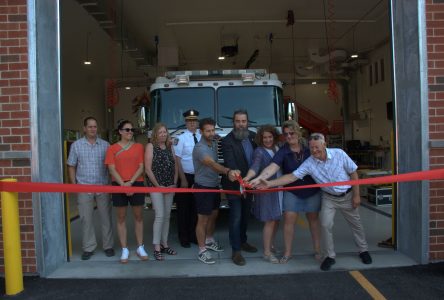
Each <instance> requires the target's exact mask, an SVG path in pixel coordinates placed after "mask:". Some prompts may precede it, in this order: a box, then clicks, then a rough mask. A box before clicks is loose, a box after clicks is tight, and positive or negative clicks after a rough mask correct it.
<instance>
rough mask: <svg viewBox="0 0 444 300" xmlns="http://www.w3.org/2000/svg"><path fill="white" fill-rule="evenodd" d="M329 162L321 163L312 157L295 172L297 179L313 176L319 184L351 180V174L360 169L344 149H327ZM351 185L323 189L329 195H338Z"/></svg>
mask: <svg viewBox="0 0 444 300" xmlns="http://www.w3.org/2000/svg"><path fill="white" fill-rule="evenodd" d="M326 151H327V160H326V161H321V160H319V159H316V158H314V157H313V156H310V157H309V158H307V159H306V160H305V161H304V162H303V163H302V165H301V166H300V167H299V168H297V169H296V170H295V171H293V175H294V176H296V177H297V178H303V177H304V176H305V175H311V177H313V179H314V180H315V181H316V182H317V183H327V182H338V181H348V180H350V174H351V173H353V172H355V171H356V170H357V169H358V166H356V164H355V163H354V162H353V161H352V160H351V158H350V157H349V156H348V155H347V154H346V153H345V152H344V151H343V150H342V149H332V148H327V149H326ZM350 187H351V186H350V185H342V186H331V187H322V188H321V189H322V190H323V191H325V192H327V193H330V194H333V195H337V194H341V193H344V192H346V191H347V189H348V188H350Z"/></svg>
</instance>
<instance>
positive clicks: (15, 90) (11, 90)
mask: <svg viewBox="0 0 444 300" xmlns="http://www.w3.org/2000/svg"><path fill="white" fill-rule="evenodd" d="M0 90H1V93H2V94H3V95H14V94H20V88H16V87H4V88H1V89H0Z"/></svg>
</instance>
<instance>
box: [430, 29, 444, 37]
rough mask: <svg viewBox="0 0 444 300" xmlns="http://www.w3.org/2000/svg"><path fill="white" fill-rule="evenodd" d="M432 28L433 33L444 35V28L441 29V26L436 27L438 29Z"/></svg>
mask: <svg viewBox="0 0 444 300" xmlns="http://www.w3.org/2000/svg"><path fill="white" fill-rule="evenodd" d="M430 29H432V30H433V35H435V36H444V29H439V28H436V29H433V28H430Z"/></svg>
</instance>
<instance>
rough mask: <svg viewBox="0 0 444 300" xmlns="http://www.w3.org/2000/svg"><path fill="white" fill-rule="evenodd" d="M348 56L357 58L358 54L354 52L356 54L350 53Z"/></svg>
mask: <svg viewBox="0 0 444 300" xmlns="http://www.w3.org/2000/svg"><path fill="white" fill-rule="evenodd" d="M350 57H351V58H358V57H359V55H358V54H357V53H356V54H352V55H350Z"/></svg>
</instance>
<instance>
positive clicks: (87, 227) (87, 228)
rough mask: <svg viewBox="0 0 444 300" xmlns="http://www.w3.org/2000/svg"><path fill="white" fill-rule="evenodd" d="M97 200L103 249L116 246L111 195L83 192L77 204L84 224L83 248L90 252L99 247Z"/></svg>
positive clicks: (79, 195)
mask: <svg viewBox="0 0 444 300" xmlns="http://www.w3.org/2000/svg"><path fill="white" fill-rule="evenodd" d="M94 200H95V201H94ZM95 202H96V203H97V211H98V212H99V216H100V224H101V229H102V246H103V249H109V248H113V246H114V236H113V230H112V221H111V212H112V206H111V201H110V197H109V195H108V194H105V193H101V194H93V193H81V194H78V198H77V205H78V208H79V216H80V222H81V224H82V249H83V251H88V252H92V251H94V250H95V249H96V248H97V240H96V233H95V230H94V203H95Z"/></svg>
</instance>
